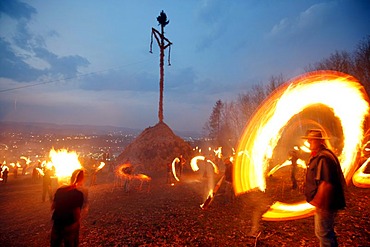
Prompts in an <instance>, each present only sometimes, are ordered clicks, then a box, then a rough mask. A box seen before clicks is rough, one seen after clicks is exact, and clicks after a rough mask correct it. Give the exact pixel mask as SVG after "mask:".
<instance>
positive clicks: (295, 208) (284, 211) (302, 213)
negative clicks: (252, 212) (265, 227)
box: [262, 202, 315, 221]
mask: <svg viewBox="0 0 370 247" xmlns="http://www.w3.org/2000/svg"><path fill="white" fill-rule="evenodd" d="M314 213H315V207H314V206H312V205H311V204H308V203H296V204H286V203H282V202H275V203H274V204H273V205H272V206H271V207H270V209H269V210H268V211H267V212H266V213H265V214H263V216H262V219H263V220H266V221H276V220H297V219H302V218H306V217H309V216H311V215H313V214H314Z"/></svg>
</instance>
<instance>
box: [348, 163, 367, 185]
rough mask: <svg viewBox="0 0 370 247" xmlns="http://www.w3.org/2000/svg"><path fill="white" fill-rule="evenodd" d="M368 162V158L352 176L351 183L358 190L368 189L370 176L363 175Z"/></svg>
mask: <svg viewBox="0 0 370 247" xmlns="http://www.w3.org/2000/svg"><path fill="white" fill-rule="evenodd" d="M369 162H370V158H368V159H367V160H366V161H365V162H364V163H363V164H362V165H361V167H360V168H359V169H358V170H357V171H356V172H355V174H353V177H352V182H353V184H354V185H355V186H357V187H360V188H370V174H369V173H364V171H365V169H366V167H367V166H368V164H369Z"/></svg>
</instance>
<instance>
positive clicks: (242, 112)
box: [203, 35, 370, 150]
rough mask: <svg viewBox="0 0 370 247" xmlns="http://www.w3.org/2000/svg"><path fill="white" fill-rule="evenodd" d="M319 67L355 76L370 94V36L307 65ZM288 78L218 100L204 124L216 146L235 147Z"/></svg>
mask: <svg viewBox="0 0 370 247" xmlns="http://www.w3.org/2000/svg"><path fill="white" fill-rule="evenodd" d="M317 70H335V71H339V72H343V73H346V74H349V75H352V76H354V77H355V78H356V79H357V80H359V81H360V82H361V84H362V85H363V86H364V89H365V91H366V93H367V94H368V95H370V35H369V36H367V37H366V38H364V39H363V40H361V41H360V42H359V43H358V45H357V46H356V48H355V50H354V52H348V51H335V52H334V53H332V54H330V55H329V57H328V58H324V59H322V60H321V61H319V62H317V63H314V64H309V65H308V66H307V67H306V68H305V72H310V71H317ZM285 81H286V80H285V78H284V76H283V75H282V74H280V75H278V76H271V78H270V79H269V81H268V82H267V84H262V85H261V84H260V85H254V86H253V87H252V88H251V90H249V91H247V92H244V93H240V94H238V95H237V97H236V99H235V100H232V101H230V102H228V101H222V100H221V99H219V100H217V101H216V103H215V105H214V106H213V109H212V113H211V115H210V117H209V119H208V120H207V122H206V123H205V125H204V128H203V131H204V133H203V135H204V137H206V138H208V139H209V140H210V141H211V142H212V144H213V145H215V146H222V147H224V148H226V149H230V150H231V148H233V147H235V146H236V144H237V142H238V139H239V137H240V136H241V135H242V132H243V130H244V127H245V126H246V123H247V122H248V121H249V119H250V118H251V116H252V115H253V113H254V112H255V111H256V110H257V108H258V106H259V105H260V104H261V103H262V102H263V101H264V100H265V99H266V98H267V97H268V96H269V95H270V94H271V93H272V92H273V91H274V90H275V89H276V88H278V87H279V86H280V85H281V84H283V83H284V82H285Z"/></svg>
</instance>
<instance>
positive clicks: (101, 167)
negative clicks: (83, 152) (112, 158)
mask: <svg viewBox="0 0 370 247" xmlns="http://www.w3.org/2000/svg"><path fill="white" fill-rule="evenodd" d="M104 166H105V163H104V162H100V165H99V166H98V168H96V170H97V171H99V170H101V169H103V167H104Z"/></svg>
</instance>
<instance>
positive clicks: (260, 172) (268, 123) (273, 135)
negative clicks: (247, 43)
mask: <svg viewBox="0 0 370 247" xmlns="http://www.w3.org/2000/svg"><path fill="white" fill-rule="evenodd" d="M330 92H335V93H332V94H331V93H330ZM343 99H346V100H343ZM366 99H367V96H366V94H365V93H364V90H363V87H362V85H361V84H360V83H358V82H357V81H356V80H355V79H354V78H353V77H351V76H349V75H346V74H343V73H339V72H334V71H318V72H315V73H308V74H305V75H303V76H301V77H299V78H297V79H295V80H293V81H292V82H291V83H288V84H285V85H283V86H282V87H281V88H279V89H278V90H276V91H275V92H274V93H273V94H272V95H271V96H270V97H269V98H268V99H267V100H266V101H265V102H264V103H263V104H262V105H261V106H260V108H259V109H258V111H257V112H256V113H255V115H254V116H253V117H252V119H251V120H250V121H249V123H248V125H247V126H246V129H245V130H244V133H243V136H242V138H241V141H240V142H239V146H238V149H237V150H238V151H237V153H238V154H240V153H242V154H246V155H238V156H237V157H236V162H235V164H234V173H233V174H234V180H233V181H234V188H235V193H236V194H241V193H245V192H248V191H251V190H253V189H255V188H258V189H259V190H261V191H265V189H266V177H265V175H266V173H267V169H268V163H269V160H270V158H271V157H272V154H273V151H274V148H275V147H276V145H277V142H278V141H279V139H280V137H281V135H282V133H283V131H284V129H285V127H286V126H287V123H288V121H289V120H290V119H291V118H292V117H293V116H295V115H297V114H299V113H300V112H302V111H303V110H305V109H306V108H308V107H313V106H315V105H317V104H320V105H325V106H327V107H328V108H330V109H332V110H333V113H334V115H335V116H336V117H337V118H338V119H339V120H340V122H341V127H342V132H343V139H344V140H343V148H342V151H341V153H340V155H339V156H338V158H339V160H340V162H341V166H342V170H343V173H344V175H345V177H346V180H347V182H349V180H350V178H351V174H352V173H353V171H354V169H355V167H354V165H353V164H354V163H355V160H356V158H357V153H358V150H359V147H360V144H361V143H362V139H363V134H364V130H363V124H364V120H365V117H366V116H367V114H368V111H369V104H368V102H367V100H366ZM348 102H350V104H349V103H348ZM324 131H327V130H325V129H324ZM303 134H304V133H301V136H302V135H303ZM278 205H279V204H278ZM274 209H275V208H271V210H274ZM301 212H302V214H301V215H302V217H305V213H304V212H303V211H301ZM269 215H273V214H271V212H270V213H269ZM279 215H280V216H279V217H277V219H279V220H281V219H282V218H284V215H281V214H279ZM264 217H265V218H266V216H264ZM286 217H287V218H289V216H286Z"/></svg>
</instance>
